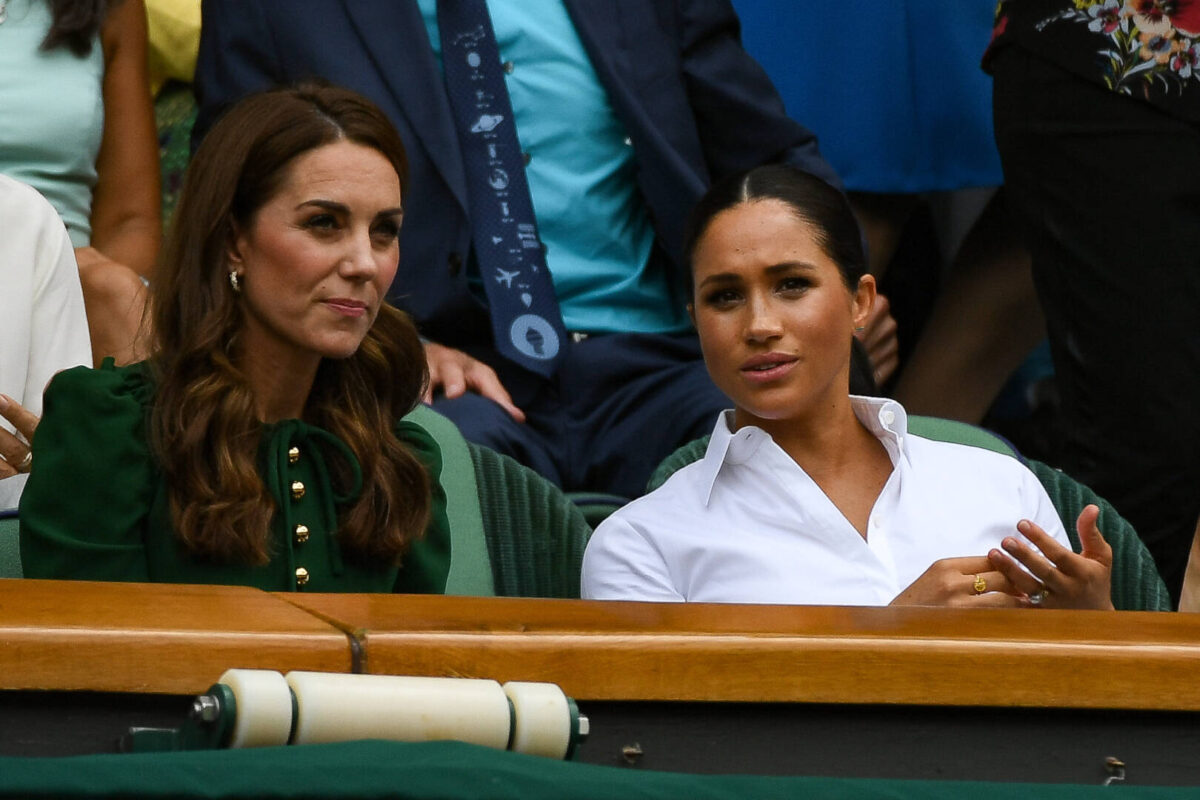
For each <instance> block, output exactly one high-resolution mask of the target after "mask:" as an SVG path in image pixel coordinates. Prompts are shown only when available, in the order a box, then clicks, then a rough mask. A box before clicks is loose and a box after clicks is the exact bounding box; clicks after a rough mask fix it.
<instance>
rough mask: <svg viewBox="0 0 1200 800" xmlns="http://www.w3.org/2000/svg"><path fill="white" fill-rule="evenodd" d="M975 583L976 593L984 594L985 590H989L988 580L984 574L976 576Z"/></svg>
mask: <svg viewBox="0 0 1200 800" xmlns="http://www.w3.org/2000/svg"><path fill="white" fill-rule="evenodd" d="M974 585H975V594H983V593H984V592H986V591H987V581H985V580H984V579H983V576H982V575H976V576H975V584H974Z"/></svg>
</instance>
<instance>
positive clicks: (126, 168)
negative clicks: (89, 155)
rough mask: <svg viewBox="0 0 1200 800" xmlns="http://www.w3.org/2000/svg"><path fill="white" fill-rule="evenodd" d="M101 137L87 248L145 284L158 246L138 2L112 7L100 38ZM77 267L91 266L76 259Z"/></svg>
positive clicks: (153, 143) (154, 152)
mask: <svg viewBox="0 0 1200 800" xmlns="http://www.w3.org/2000/svg"><path fill="white" fill-rule="evenodd" d="M101 44H102V45H103V48H104V84H103V93H104V133H103V137H102V139H101V142H100V154H99V156H97V158H96V173H97V176H98V179H97V183H96V190H95V194H94V196H93V200H92V246H93V248H94V249H95V250H97V251H99V253H100V254H102V255H103V256H104V257H106V258H107V259H108V260H111V261H115V262H117V263H119V264H124V265H125V266H128V267H130V268H132V269H133V270H135V271H136V272H138V273H139V274H141V275H143V276H145V277H147V278H148V277H150V276H151V275H152V273H153V270H154V261H155V259H156V258H157V257H158V247H159V242H160V240H161V238H162V220H161V214H160V210H159V209H160V185H159V169H158V139H157V135H156V133H155V128H154V110H153V106H152V103H151V99H150V89H149V85H148V77H147V66H146V48H147V45H146V9H145V5H144V4H143V0H120V2H118V3H116V4H114V5H113V6H112V8H111V10H110V11H109V12H108V16H107V17H106V18H105V20H104V26H103V28H102V30H101ZM79 260H80V262H81V263H84V262H91V261H93V260H95V258H94V256H93V254H90V253H87V252H81V253H79Z"/></svg>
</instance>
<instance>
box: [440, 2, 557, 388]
mask: <svg viewBox="0 0 1200 800" xmlns="http://www.w3.org/2000/svg"><path fill="white" fill-rule="evenodd" d="M437 16H438V29H439V31H440V34H441V39H442V65H443V69H444V72H445V76H446V89H447V92H448V94H449V96H450V107H451V109H452V110H453V112H454V118H455V123H456V125H457V127H458V140H459V144H460V146H461V149H462V157H463V166H464V167H465V168H466V173H467V195H468V199H469V202H470V205H471V209H470V211H471V226H472V237H473V243H474V245H475V257H476V259H477V260H478V262H479V272H480V276H481V277H482V278H483V284H484V287H485V291H486V292H487V299H488V306H489V311H490V313H491V317H492V332H493V335H494V336H495V340H496V349H497V350H499V351H500V353H501V354H502V355H504V356H505V357H507V358H509V359H511V360H513V361H515V362H516V363H518V364H520V365H521V366H523V367H525V368H526V369H529V370H532V371H534V372H537V373H540V374H542V375H545V376H550V375H552V374H554V371H555V369H556V368H557V366H558V362H559V361H560V360H561V358H562V356H563V355H565V353H566V348H567V338H566V330H565V329H564V327H563V322H562V314H561V313H560V312H559V310H558V300H557V299H556V297H555V295H554V284H553V283H552V282H551V280H550V271H549V270H548V269H547V268H546V257H545V252H544V250H543V248H542V241H541V239H540V238H539V237H538V232H537V220H536V219H535V218H534V215H533V201H532V200H530V197H529V184H528V183H527V182H526V180H525V165H524V157H523V155H522V153H521V146H520V143H519V142H518V141H517V129H516V126H515V125H514V120H513V111H512V104H511V102H510V101H509V98H508V88H507V87H506V86H505V83H504V73H503V69H504V68H503V66H502V65H501V64H500V48H499V47H498V46H497V45H496V35H495V32H494V31H493V30H492V20H491V17H490V16H489V15H488V10H487V3H486V2H485V0H438V4H437Z"/></svg>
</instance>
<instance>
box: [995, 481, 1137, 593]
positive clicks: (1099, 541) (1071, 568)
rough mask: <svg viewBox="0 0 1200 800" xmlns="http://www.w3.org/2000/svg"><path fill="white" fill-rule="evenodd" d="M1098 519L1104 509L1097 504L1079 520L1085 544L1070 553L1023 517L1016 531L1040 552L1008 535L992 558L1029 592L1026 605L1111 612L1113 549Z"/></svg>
mask: <svg viewBox="0 0 1200 800" xmlns="http://www.w3.org/2000/svg"><path fill="white" fill-rule="evenodd" d="M1099 517H1100V509H1099V508H1098V507H1096V506H1094V505H1089V506H1086V507H1085V508H1084V509H1083V511H1082V512H1080V514H1079V519H1078V520H1076V522H1075V529H1076V530H1077V531H1078V532H1079V542H1080V544H1081V545H1082V546H1083V551H1082V552H1080V553H1073V552H1071V550H1070V549H1068V548H1066V547H1063V546H1062V545H1061V544H1059V543H1058V542H1057V541H1055V540H1054V538H1053V537H1051V536H1050V535H1049V534H1047V533H1046V532H1045V531H1043V530H1042V529H1041V528H1040V527H1038V526H1037V525H1035V524H1034V523H1033V522H1030V521H1029V520H1027V519H1023V520H1021V521H1020V522H1018V523H1017V530H1018V531H1020V532H1021V534H1022V535H1023V536H1024V537H1025V538H1026V539H1028V540H1029V541H1030V542H1031V543H1033V545H1034V547H1037V548H1038V550H1041V551H1042V552H1041V553H1038V552H1037V551H1036V550H1034V549H1033V548H1032V547H1030V546H1029V545H1028V544H1026V543H1024V542H1022V541H1021V540H1019V539H1018V538H1016V537H1015V536H1009V537H1007V538H1005V539H1004V541H1003V542H1001V546H1002V547H1003V548H1004V551H1005V552H1001V551H1000V550H992V551H991V552H989V553H988V559H989V560H990V561H991V563H992V566H993V567H995V568H996V570H997V571H998V572H1000V573H1002V574H1003V575H1004V576H1005V577H1006V578H1008V580H1009V581H1010V582H1011V583H1012V585H1013V586H1015V587H1017V588H1018V589H1020V590H1021V591H1022V592H1024V593H1025V595H1026V600H1025V603H1026V604H1027V605H1030V606H1038V607H1040V608H1093V609H1104V610H1108V611H1111V610H1113V604H1112V547H1110V546H1109V544H1108V542H1106V541H1104V537H1103V536H1102V535H1101V534H1100V528H1099V527H1097V525H1096V521H1097V520H1098V519H1099ZM1018 563H1019V564H1021V565H1024V567H1025V568H1026V569H1028V570H1029V572H1026V571H1025V570H1023V569H1021V568H1020V566H1018ZM1030 573H1032V574H1030Z"/></svg>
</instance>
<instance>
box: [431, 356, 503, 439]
mask: <svg viewBox="0 0 1200 800" xmlns="http://www.w3.org/2000/svg"><path fill="white" fill-rule="evenodd" d="M425 360H426V361H427V362H428V363H429V389H428V390H427V391H426V392H425V402H426V403H432V402H433V395H434V392H436V391H438V390H441V392H442V394H443V395H445V397H446V398H447V399H451V400H452V399H454V398H455V397H460V396H461V395H462V394H464V393H465V392H468V391H470V392H475V393H476V394H479V395H482V396H483V397H486V398H488V399H489V400H492V401H494V402H496V403H497V404H498V405H500V407H502V408H503V409H504V410H505V411H507V412H508V413H509V415H510V416H511V417H512V418H513V419H515V420H516V421H517V422H524V421H525V412H523V411H522V410H521V409H519V408H517V407H516V406H515V405H513V401H512V396H511V395H510V394H509V393H508V390H507V389H505V388H504V385H503V384H502V383H500V379H499V378H498V377H496V372H495V370H493V369H492V368H491V367H489V366H488V365H487V364H484V363H483V362H482V361H479V360H477V359H474V358H471V357H470V356H469V355H467V354H466V353H464V352H463V351H461V350H455V349H454V348H452V347H446V346H445V345H440V344H438V343H437V342H425Z"/></svg>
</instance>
